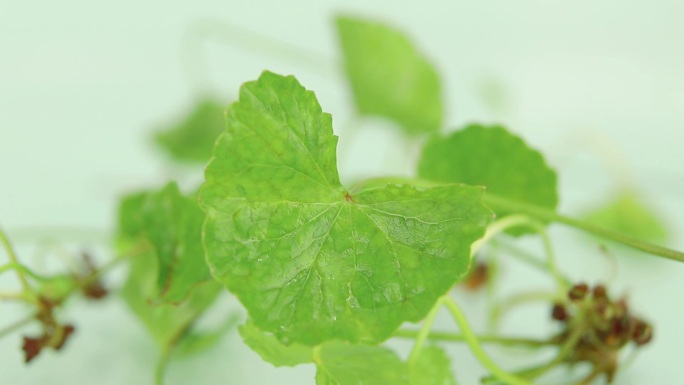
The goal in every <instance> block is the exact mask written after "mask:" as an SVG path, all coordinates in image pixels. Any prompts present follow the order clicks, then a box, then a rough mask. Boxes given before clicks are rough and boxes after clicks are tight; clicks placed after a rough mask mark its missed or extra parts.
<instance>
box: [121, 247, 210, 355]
mask: <svg viewBox="0 0 684 385" xmlns="http://www.w3.org/2000/svg"><path fill="white" fill-rule="evenodd" d="M157 263H158V260H157V258H156V256H155V255H154V254H152V253H145V254H140V255H136V256H134V257H132V261H131V266H130V272H129V275H128V279H127V280H126V283H125V284H124V287H123V289H122V290H121V296H122V297H123V299H124V300H125V301H126V303H127V304H128V306H129V307H130V308H131V310H132V311H133V313H134V314H135V315H136V316H138V318H139V319H140V320H141V321H142V323H143V324H144V325H145V327H146V328H147V330H148V332H149V333H150V334H151V335H152V337H153V338H154V340H155V341H156V342H157V345H158V346H159V349H160V350H161V351H166V350H167V349H168V348H170V347H172V346H175V345H176V344H178V343H179V342H180V340H181V339H182V338H183V336H184V335H185V333H186V331H187V329H188V328H189V327H190V326H191V325H192V323H193V322H194V321H195V319H197V317H199V315H200V314H202V313H203V312H204V310H206V309H207V308H208V307H209V306H210V305H211V304H212V303H213V302H214V300H215V299H216V297H217V295H218V294H219V293H220V288H221V286H220V285H218V284H217V283H215V282H207V283H204V284H201V285H198V286H197V287H196V288H195V289H194V290H193V291H192V293H190V295H189V296H188V297H187V298H186V300H185V301H183V303H181V304H180V305H173V304H152V303H150V301H149V300H148V298H149V297H150V296H152V295H154V293H155V292H156V279H157V277H156V275H157V274H156V272H157V269H158V267H157Z"/></svg>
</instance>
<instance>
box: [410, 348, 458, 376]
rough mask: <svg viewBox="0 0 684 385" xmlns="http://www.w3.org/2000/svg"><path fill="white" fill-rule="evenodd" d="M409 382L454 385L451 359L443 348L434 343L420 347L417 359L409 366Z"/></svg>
mask: <svg viewBox="0 0 684 385" xmlns="http://www.w3.org/2000/svg"><path fill="white" fill-rule="evenodd" d="M409 384H410V385H456V380H455V379H454V375H453V373H451V361H450V360H449V357H448V356H447V355H446V353H445V352H444V350H442V349H441V348H439V347H437V346H434V345H433V346H427V347H424V348H423V349H421V350H420V352H419V354H418V358H417V360H416V361H415V362H414V363H413V365H410V366H409Z"/></svg>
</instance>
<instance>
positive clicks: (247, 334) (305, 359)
mask: <svg viewBox="0 0 684 385" xmlns="http://www.w3.org/2000/svg"><path fill="white" fill-rule="evenodd" d="M238 330H239V331H240V336H242V340H243V341H245V344H247V346H249V347H250V348H251V349H252V350H254V351H255V352H257V353H258V354H259V356H261V359H263V360H264V361H266V362H270V363H271V364H273V365H274V366H296V365H299V364H306V363H310V362H313V349H312V348H311V347H310V346H305V345H301V344H297V343H293V344H290V345H283V344H282V343H281V342H280V341H278V339H277V338H276V337H275V336H273V335H272V334H270V333H266V332H264V331H262V330H259V328H257V327H256V326H254V324H253V323H251V322H247V323H246V324H245V325H242V326H240V327H239V329H238Z"/></svg>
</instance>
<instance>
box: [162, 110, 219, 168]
mask: <svg viewBox="0 0 684 385" xmlns="http://www.w3.org/2000/svg"><path fill="white" fill-rule="evenodd" d="M224 106H225V105H224V104H223V103H219V102H217V101H215V100H212V99H204V100H202V101H200V102H199V103H197V105H196V106H195V108H194V110H193V111H192V112H191V113H190V114H189V115H188V116H187V117H185V119H183V120H182V121H181V122H179V123H176V124H174V125H171V126H170V127H168V128H165V129H164V130H162V131H159V132H157V133H156V135H155V137H154V139H155V142H156V143H157V145H159V147H160V148H161V149H163V150H164V151H165V152H166V153H168V155H169V156H171V158H172V159H174V160H176V161H179V162H185V163H206V162H207V161H208V160H209V158H211V149H212V148H213V147H214V142H216V138H217V137H218V136H219V135H220V134H221V133H222V132H223V130H224V128H225V119H224V116H223V114H224V113H223V111H224Z"/></svg>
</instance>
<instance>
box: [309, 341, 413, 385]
mask: <svg viewBox="0 0 684 385" xmlns="http://www.w3.org/2000/svg"><path fill="white" fill-rule="evenodd" d="M315 361H316V385H387V384H392V385H409V382H408V375H407V370H406V365H405V364H404V363H403V362H402V361H401V360H400V359H399V358H398V357H397V356H396V355H395V354H394V352H392V351H390V350H388V349H385V348H381V347H378V346H366V345H347V344H345V343H342V342H328V343H325V344H323V345H322V346H321V348H320V350H319V352H318V355H317V356H316V357H315Z"/></svg>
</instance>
